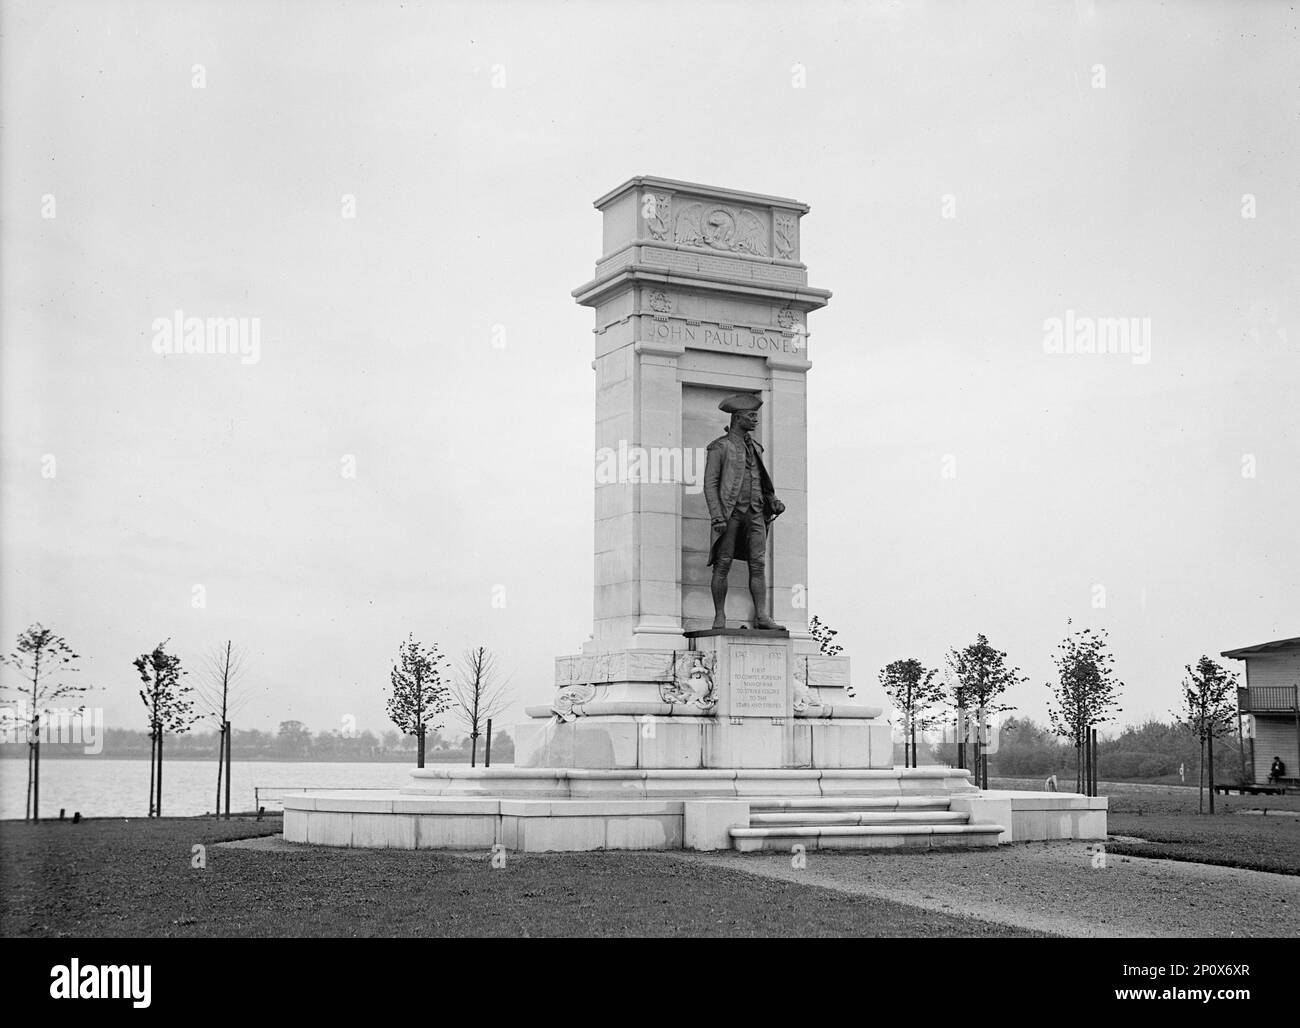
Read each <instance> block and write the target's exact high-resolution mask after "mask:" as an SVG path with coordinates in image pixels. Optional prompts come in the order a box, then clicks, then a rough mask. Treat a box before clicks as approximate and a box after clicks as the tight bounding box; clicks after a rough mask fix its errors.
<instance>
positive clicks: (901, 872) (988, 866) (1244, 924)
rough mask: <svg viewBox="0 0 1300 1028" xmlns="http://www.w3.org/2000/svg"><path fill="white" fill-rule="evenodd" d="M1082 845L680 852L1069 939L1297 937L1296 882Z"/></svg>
mask: <svg viewBox="0 0 1300 1028" xmlns="http://www.w3.org/2000/svg"><path fill="white" fill-rule="evenodd" d="M1090 845H1091V844H1089V843H1083V842H1055V843H1047V844H1043V843H1025V844H1022V845H1012V846H1003V847H999V848H998V849H996V850H976V851H957V850H952V851H935V852H918V853H879V854H876V853H849V852H834V851H825V852H818V851H811V852H809V853H808V854H807V867H806V868H804V869H802V870H796V869H794V868H793V867H791V857H790V856H789V855H788V854H749V855H741V854H738V853H679V854H676V856H677V857H678V859H682V860H692V861H700V862H703V863H706V864H710V865H712V866H715V867H726V868H731V869H734V870H739V871H745V872H747V873H749V874H755V875H760V876H763V877H768V878H778V879H783V880H785V881H791V882H801V883H803V884H805V885H820V886H824V887H825V888H828V889H834V890H836V891H839V892H844V893H849V894H853V895H867V896H877V897H880V898H881V899H888V900H894V901H895V902H899V903H906V904H909V905H911V906H916V907H922V908H924V909H927V910H937V911H942V912H944V913H947V914H968V915H970V916H972V917H978V918H980V919H982V920H985V921H995V922H998V923H1001V924H1006V925H1013V926H1015V927H1019V928H1027V929H1032V930H1036V931H1043V932H1053V933H1055V934H1059V935H1067V936H1083V937H1096V936H1117V937H1142V936H1173V937H1179V936H1181V937H1198V936H1238V937H1242V936H1245V937H1252V936H1263V937H1274V938H1277V937H1283V938H1286V937H1295V936H1300V876H1296V875H1279V874H1269V873H1267V872H1263V871H1243V870H1240V869H1237V868H1228V867H1216V866H1213V865H1209V864H1191V863H1182V862H1178V861H1172V860H1148V859H1144V858H1141V857H1122V856H1116V855H1115V854H1106V855H1105V866H1104V867H1094V864H1095V863H1097V862H1098V861H1097V859H1096V857H1097V854H1096V853H1095V852H1093V851H1092V850H1090V848H1089V847H1090Z"/></svg>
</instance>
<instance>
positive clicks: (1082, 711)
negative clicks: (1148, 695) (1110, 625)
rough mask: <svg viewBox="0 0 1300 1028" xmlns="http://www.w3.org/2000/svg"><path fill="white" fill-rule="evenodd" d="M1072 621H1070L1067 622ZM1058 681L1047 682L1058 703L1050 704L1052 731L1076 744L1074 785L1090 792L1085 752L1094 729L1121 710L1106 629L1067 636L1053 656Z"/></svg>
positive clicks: (1121, 685) (1089, 630) (1085, 630)
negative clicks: (1086, 775)
mask: <svg viewBox="0 0 1300 1028" xmlns="http://www.w3.org/2000/svg"><path fill="white" fill-rule="evenodd" d="M1068 623H1069V622H1067V624H1068ZM1052 663H1054V664H1055V665H1056V670H1057V674H1058V677H1059V681H1058V682H1057V683H1056V684H1055V685H1053V684H1052V683H1051V682H1048V683H1047V688H1048V689H1050V690H1051V691H1052V698H1053V699H1054V700H1055V701H1056V706H1054V707H1053V706H1050V705H1049V706H1048V708H1047V716H1048V717H1049V718H1050V719H1051V722H1052V731H1054V732H1055V733H1056V734H1057V735H1059V736H1062V737H1063V738H1066V739H1069V740H1070V742H1072V743H1073V744H1074V751H1075V757H1076V761H1075V788H1076V789H1077V790H1078V791H1079V792H1085V791H1087V792H1090V791H1091V783H1090V782H1089V781H1087V780H1085V775H1084V768H1085V766H1087V761H1086V760H1085V759H1084V753H1085V750H1086V748H1087V746H1088V737H1089V734H1090V732H1091V730H1092V728H1093V727H1094V726H1096V725H1099V724H1101V723H1102V722H1104V721H1111V720H1113V719H1114V717H1113V715H1114V714H1116V713H1118V712H1119V701H1118V694H1119V690H1120V689H1122V688H1123V687H1124V683H1123V682H1121V681H1119V680H1118V679H1117V678H1116V677H1115V670H1114V663H1115V657H1114V654H1112V653H1111V652H1110V651H1109V650H1108V649H1107V640H1106V630H1105V629H1102V630H1101V631H1100V632H1094V631H1092V629H1090V628H1085V629H1083V630H1082V631H1079V632H1075V633H1074V634H1073V635H1070V636H1067V637H1066V638H1065V639H1064V640H1063V641H1062V642H1061V645H1060V646H1059V647H1058V648H1057V652H1056V653H1055V654H1054V655H1053V656H1052Z"/></svg>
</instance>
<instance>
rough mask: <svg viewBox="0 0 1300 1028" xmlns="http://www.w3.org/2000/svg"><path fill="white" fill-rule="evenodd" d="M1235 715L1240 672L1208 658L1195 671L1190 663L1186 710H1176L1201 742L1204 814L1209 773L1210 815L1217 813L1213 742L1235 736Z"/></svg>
mask: <svg viewBox="0 0 1300 1028" xmlns="http://www.w3.org/2000/svg"><path fill="white" fill-rule="evenodd" d="M1236 716H1237V673H1236V672H1235V671H1229V670H1227V669H1226V668H1224V667H1222V666H1221V665H1220V664H1218V663H1217V662H1215V661H1213V660H1211V659H1210V658H1209V657H1206V656H1202V657H1201V659H1200V660H1198V661H1197V662H1196V667H1195V668H1193V667H1192V666H1191V665H1190V664H1188V665H1187V677H1186V678H1184V679H1183V709H1182V712H1181V713H1180V712H1177V711H1175V712H1174V717H1175V718H1177V719H1178V721H1179V722H1180V723H1181V724H1182V725H1184V726H1185V727H1186V728H1187V729H1188V730H1189V731H1190V732H1191V733H1192V734H1193V735H1195V736H1196V738H1197V739H1198V740H1200V744H1201V775H1200V785H1199V787H1198V789H1197V808H1198V811H1199V812H1203V811H1204V804H1205V799H1204V796H1205V785H1206V778H1207V775H1206V771H1207V770H1208V772H1209V774H1208V778H1209V793H1210V813H1211V814H1213V813H1214V740H1215V739H1217V738H1220V737H1222V736H1225V735H1230V734H1231V733H1232V727H1233V721H1234V720H1235V719H1236ZM1207 755H1208V760H1207Z"/></svg>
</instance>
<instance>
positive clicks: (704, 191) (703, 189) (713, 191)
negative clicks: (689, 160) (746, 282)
mask: <svg viewBox="0 0 1300 1028" xmlns="http://www.w3.org/2000/svg"><path fill="white" fill-rule="evenodd" d="M643 186H648V187H649V188H651V189H664V190H668V191H670V192H677V193H689V194H691V195H692V196H700V197H706V198H708V199H710V200H721V201H724V202H731V203H748V204H761V205H762V206H765V207H782V208H785V209H786V210H792V211H798V212H799V213H800V214H807V213H808V212H809V211H810V210H811V209H812V208H811V207H809V206H808V205H807V204H806V203H801V202H800V201H798V200H792V199H790V198H789V197H787V196H769V195H768V194H766V193H748V192H745V191H744V190H741V189H724V188H721V187H719V186H708V185H704V184H703V183H701V182H683V181H681V180H680V179H672V178H660V177H659V176H657V175H634V176H632V178H630V179H628V180H627V181H626V182H624V183H622V184H621V185H618V186H615V187H614V188H613V189H611V190H610V191H609V192H608V193H606V194H605V195H604V196H602V197H600V198H599V199H597V200H596V201H595V202H594V203H593V205H592V206H594V207H595V208H596V209H597V210H600V209H602V208H603V207H605V206H606V205H607V204H609V203H610V201H612V200H616V199H617V198H618V197H620V196H622V195H623V194H624V193H626V192H627V191H628V190H630V189H637V188H640V187H643Z"/></svg>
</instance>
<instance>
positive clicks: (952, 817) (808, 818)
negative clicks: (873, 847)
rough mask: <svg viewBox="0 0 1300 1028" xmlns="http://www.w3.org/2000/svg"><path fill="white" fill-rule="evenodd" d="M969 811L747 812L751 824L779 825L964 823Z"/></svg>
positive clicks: (753, 826)
mask: <svg viewBox="0 0 1300 1028" xmlns="http://www.w3.org/2000/svg"><path fill="white" fill-rule="evenodd" d="M969 820H970V815H969V814H959V813H956V812H954V811H949V810H825V811H816V810H798V811H781V812H778V813H759V814H754V813H751V814H750V815H749V826H750V827H751V828H760V827H766V826H769V825H772V826H781V825H807V826H810V827H815V826H817V825H907V824H919V825H940V824H944V825H964V824H966V822H967V821H969Z"/></svg>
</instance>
